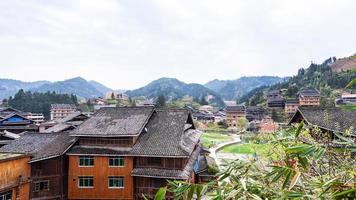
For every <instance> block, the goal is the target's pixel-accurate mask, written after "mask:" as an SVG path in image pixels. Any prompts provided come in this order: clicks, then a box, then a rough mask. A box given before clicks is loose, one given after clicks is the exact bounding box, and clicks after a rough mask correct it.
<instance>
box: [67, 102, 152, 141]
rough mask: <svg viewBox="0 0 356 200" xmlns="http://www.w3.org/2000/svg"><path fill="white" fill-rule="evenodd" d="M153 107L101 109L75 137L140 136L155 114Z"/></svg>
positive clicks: (80, 128) (75, 131)
mask: <svg viewBox="0 0 356 200" xmlns="http://www.w3.org/2000/svg"><path fill="white" fill-rule="evenodd" d="M153 109H154V108H153V107H115V108H101V109H100V110H99V111H97V112H96V113H95V114H94V115H93V116H92V117H90V118H89V119H88V120H86V121H85V122H84V123H83V124H81V125H80V126H79V127H78V129H76V130H74V131H73V132H72V135H74V136H79V135H81V136H98V137H110V136H120V135H137V134H139V133H140V132H141V131H142V129H143V128H144V126H145V125H146V123H147V122H148V120H149V118H150V116H151V115H152V112H153Z"/></svg>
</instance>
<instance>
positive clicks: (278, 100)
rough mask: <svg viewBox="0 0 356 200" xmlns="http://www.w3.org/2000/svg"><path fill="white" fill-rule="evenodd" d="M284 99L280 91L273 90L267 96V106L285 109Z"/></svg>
mask: <svg viewBox="0 0 356 200" xmlns="http://www.w3.org/2000/svg"><path fill="white" fill-rule="evenodd" d="M284 103H285V100H284V97H283V96H282V92H281V91H280V90H272V91H269V92H268V94H267V106H268V107H270V108H283V107H284Z"/></svg>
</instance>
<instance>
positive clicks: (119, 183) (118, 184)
mask: <svg viewBox="0 0 356 200" xmlns="http://www.w3.org/2000/svg"><path fill="white" fill-rule="evenodd" d="M123 187H124V177H122V176H110V177H109V188H123Z"/></svg>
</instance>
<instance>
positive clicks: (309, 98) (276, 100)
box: [267, 88, 320, 114]
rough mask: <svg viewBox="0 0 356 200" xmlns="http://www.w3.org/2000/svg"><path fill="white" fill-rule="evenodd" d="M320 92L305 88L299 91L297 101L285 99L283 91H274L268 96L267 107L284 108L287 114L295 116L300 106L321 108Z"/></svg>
mask: <svg viewBox="0 0 356 200" xmlns="http://www.w3.org/2000/svg"><path fill="white" fill-rule="evenodd" d="M319 105H320V92H319V91H318V90H316V89H315V88H305V89H302V90H301V91H299V96H298V98H297V99H285V98H284V97H283V95H282V91H281V90H272V91H270V92H268V94H267V106H268V107H270V108H284V111H285V113H286V114H294V113H295V112H296V111H297V109H298V107H299V106H319Z"/></svg>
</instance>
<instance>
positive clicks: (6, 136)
mask: <svg viewBox="0 0 356 200" xmlns="http://www.w3.org/2000/svg"><path fill="white" fill-rule="evenodd" d="M19 137H20V135H18V134H16V133H11V132H10V131H6V130H5V131H3V132H0V147H2V146H4V145H7V144H9V143H10V142H12V141H14V140H15V139H18V138H19Z"/></svg>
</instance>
